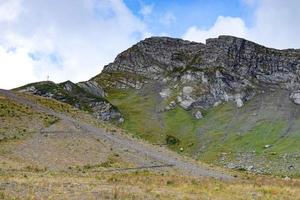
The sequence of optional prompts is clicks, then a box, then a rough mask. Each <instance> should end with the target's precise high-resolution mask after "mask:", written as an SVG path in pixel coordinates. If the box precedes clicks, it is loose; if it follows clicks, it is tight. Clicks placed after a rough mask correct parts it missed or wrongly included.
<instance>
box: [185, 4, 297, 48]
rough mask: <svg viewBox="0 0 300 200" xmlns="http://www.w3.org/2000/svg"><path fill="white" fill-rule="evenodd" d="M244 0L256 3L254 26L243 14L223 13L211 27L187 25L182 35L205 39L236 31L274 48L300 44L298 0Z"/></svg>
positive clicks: (244, 36) (242, 35) (188, 37)
mask: <svg viewBox="0 0 300 200" xmlns="http://www.w3.org/2000/svg"><path fill="white" fill-rule="evenodd" d="M243 1H244V2H246V3H248V4H249V5H251V6H253V5H254V4H255V7H256V9H255V14H254V18H253V25H252V26H251V27H249V26H246V25H245V22H244V21H243V20H242V19H241V18H238V17H223V16H220V17H218V19H217V20H216V22H215V23H214V25H213V26H212V27H210V28H208V29H204V28H199V27H196V26H192V27H190V28H188V30H187V31H186V32H185V34H184V35H183V38H185V39H188V40H193V41H198V42H204V41H205V40H206V39H207V38H212V37H217V36H219V35H233V36H237V37H243V38H246V39H249V40H253V41H255V42H258V43H260V44H263V45H266V46H269V47H274V48H280V49H282V48H300V40H299V35H300V12H299V8H300V1H299V0H285V1H282V0H260V1H258V0H243Z"/></svg>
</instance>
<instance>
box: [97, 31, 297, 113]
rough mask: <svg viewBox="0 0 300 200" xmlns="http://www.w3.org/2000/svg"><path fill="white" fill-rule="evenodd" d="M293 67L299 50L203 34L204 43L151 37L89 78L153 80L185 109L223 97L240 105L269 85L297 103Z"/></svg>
mask: <svg viewBox="0 0 300 200" xmlns="http://www.w3.org/2000/svg"><path fill="white" fill-rule="evenodd" d="M299 70H300V50H294V49H287V50H276V49H271V48H266V47H264V46H261V45H258V44H256V43H253V42H250V41H247V40H245V39H241V38H236V37H232V36H220V37H218V38H214V39H208V40H207V41H206V44H201V43H195V42H189V41H184V40H180V39H172V38H166V37H153V38H148V39H146V40H144V41H141V42H139V43H137V44H136V45H134V46H133V47H131V48H130V49H128V50H126V51H124V52H122V53H121V54H119V55H118V56H117V58H116V59H115V61H114V62H113V63H111V64H109V65H107V66H105V67H104V70H103V72H102V73H101V74H100V75H98V76H96V77H94V78H93V79H92V80H91V81H94V82H97V83H99V84H100V85H101V86H102V87H103V88H104V89H106V90H109V88H135V89H137V90H139V89H141V88H143V86H145V85H146V84H153V83H157V84H159V85H160V86H161V87H160V88H162V90H161V91H158V92H160V93H161V94H162V97H165V96H168V94H172V93H175V92H176V91H177V93H178V95H177V101H178V103H179V104H180V105H181V106H182V107H184V108H185V109H192V108H208V107H212V106H216V105H219V104H220V103H221V102H225V101H235V102H236V105H237V106H238V107H241V106H243V104H244V102H245V101H247V100H249V99H251V98H252V97H253V96H254V95H255V94H256V93H260V92H264V91H265V90H272V89H275V88H282V89H286V90H289V91H290V92H291V99H292V100H293V101H294V102H295V103H299V98H298V96H300V95H298V94H299V92H298V90H299V89H300V79H299V75H300V71H299ZM178 91H179V92H178Z"/></svg>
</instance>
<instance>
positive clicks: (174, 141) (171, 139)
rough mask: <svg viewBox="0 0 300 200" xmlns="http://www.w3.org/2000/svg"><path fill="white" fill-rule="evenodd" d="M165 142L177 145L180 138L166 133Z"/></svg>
mask: <svg viewBox="0 0 300 200" xmlns="http://www.w3.org/2000/svg"><path fill="white" fill-rule="evenodd" d="M166 143H167V145H177V144H179V143H180V140H179V139H178V138H176V137H174V136H172V135H167V136H166Z"/></svg>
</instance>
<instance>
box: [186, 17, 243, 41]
mask: <svg viewBox="0 0 300 200" xmlns="http://www.w3.org/2000/svg"><path fill="white" fill-rule="evenodd" d="M247 32H248V29H247V27H246V25H245V23H244V21H243V20H242V19H240V18H237V17H223V16H220V17H218V19H217V21H216V22H215V24H214V25H213V26H212V27H210V28H209V29H201V28H197V27H195V26H193V27H190V28H189V29H188V30H187V31H186V33H185V34H184V35H183V38H184V39H186V40H191V41H197V42H202V43H204V42H205V40H206V39H207V38H212V37H217V36H219V35H233V36H237V37H244V38H245V37H247Z"/></svg>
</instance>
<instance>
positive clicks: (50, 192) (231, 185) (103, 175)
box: [0, 170, 300, 200]
mask: <svg viewBox="0 0 300 200" xmlns="http://www.w3.org/2000/svg"><path fill="white" fill-rule="evenodd" d="M299 195H300V182H299V181H295V180H294V181H293V180H288V181H287V180H280V179H276V178H274V179H273V178H270V177H252V176H249V177H248V179H247V180H236V181H235V182H222V181H218V180H214V179H204V178H203V179H199V178H198V179H196V178H192V177H187V176H180V175H178V174H175V173H173V172H153V171H152V172H151V171H139V172H123V173H113V172H97V173H94V172H90V171H89V170H86V171H83V172H74V171H68V172H49V171H42V172H32V171H29V170H27V171H22V172H17V173H16V172H14V173H13V174H8V173H4V172H1V173H0V199H214V200H218V199H220V200H226V199H245V200H246V199H264V200H265V199H294V200H297V199H300V196H299Z"/></svg>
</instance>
